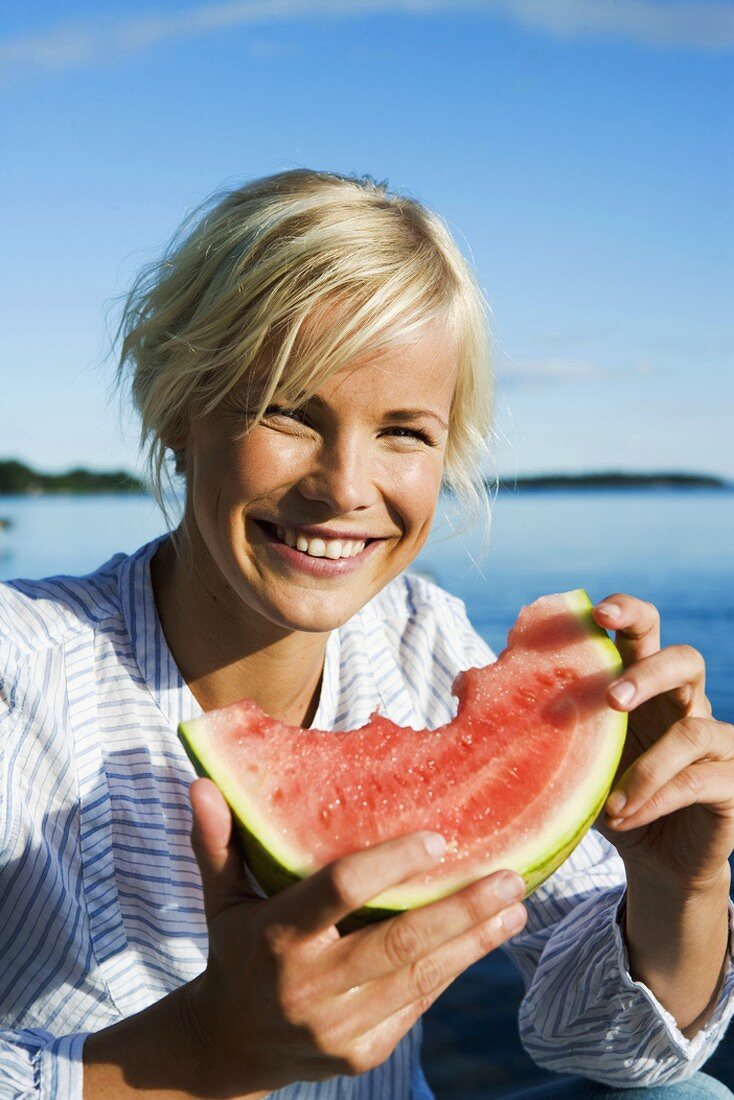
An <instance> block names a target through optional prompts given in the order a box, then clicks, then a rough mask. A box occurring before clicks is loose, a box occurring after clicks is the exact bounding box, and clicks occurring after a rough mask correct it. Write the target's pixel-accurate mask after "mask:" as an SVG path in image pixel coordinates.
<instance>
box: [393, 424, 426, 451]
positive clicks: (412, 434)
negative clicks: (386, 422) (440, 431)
mask: <svg viewBox="0 0 734 1100" xmlns="http://www.w3.org/2000/svg"><path fill="white" fill-rule="evenodd" d="M387 431H388V432H390V433H391V434H392V433H399V434H398V438H402V439H406V438H407V439H410V438H412V439H418V440H420V442H421V443H425V444H426V445H427V446H429V447H432V446H433V445H434V444H433V440H432V439H431V438H430V437H429V436H428V435H426V433H425V432H422V431H421V430H420V428H388V429H387Z"/></svg>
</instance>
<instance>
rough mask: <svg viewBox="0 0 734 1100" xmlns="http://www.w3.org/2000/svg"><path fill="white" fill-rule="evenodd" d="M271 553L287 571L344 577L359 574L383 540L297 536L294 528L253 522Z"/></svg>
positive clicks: (317, 575) (315, 575) (316, 575)
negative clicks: (359, 570) (288, 569)
mask: <svg viewBox="0 0 734 1100" xmlns="http://www.w3.org/2000/svg"><path fill="white" fill-rule="evenodd" d="M254 522H255V524H256V525H257V526H258V527H259V528H260V529H261V530H262V532H263V534H264V536H265V539H266V540H267V541H266V545H267V546H268V547H269V549H270V552H271V553H272V554H273V555H274V556H275V557H276V560H277V561H279V562H280V563H283V564H285V565H286V566H287V567H288V568H292V569H295V570H301V571H302V572H304V573H306V574H309V575H310V576H313V577H343V576H346V575H348V574H351V573H354V572H356V571H357V570H358V569H360V568H361V567H362V566H363V565H365V564H366V563H367V562H368V561H370V560H371V558H372V556H373V555H374V554H375V553H377V552H379V548H380V545H381V544H382V543H383V542H384V541H385V540H384V539H369V540H367V539H354V538H350V539H347V538H327V537H326V535H324V537H319V536H318V535H312V536H310V537H307V536H306V535H303V534H296V529H294V528H292V527H288V528H285V527H281V526H279V525H274V524H271V523H265V522H263V521H257V520H255V521H254Z"/></svg>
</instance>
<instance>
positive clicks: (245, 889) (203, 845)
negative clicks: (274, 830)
mask: <svg viewBox="0 0 734 1100" xmlns="http://www.w3.org/2000/svg"><path fill="white" fill-rule="evenodd" d="M189 797H190V799H191V808H192V809H193V811H194V822H193V825H192V828H191V847H192V848H193V849H194V855H195V856H196V861H197V863H198V864H199V870H200V871H201V881H202V886H203V887H204V909H205V911H206V919H207V924H211V921H212V920H213V919H214V917H216V916H218V914H219V913H221V912H223V911H224V910H225V909H227V908H229V907H230V906H231V905H236V904H241V903H242V902H243V901H245V900H248V899H250V898H255V897H256V895H255V894H253V892H252V890H251V889H250V888H249V886H248V883H247V879H246V877H245V872H244V868H243V866H242V856H241V855H240V851H239V849H238V847H237V844H236V841H235V837H234V827H233V826H234V822H233V820H232V813H231V811H230V808H229V806H228V805H227V803H226V801H225V799H224V796H223V794H222V793H221V791H220V790H219V788H218V787H217V786H216V785H215V784H214V783H212V781H211V779H195V780H194V781H193V783H192V784H191V786H190V788H189Z"/></svg>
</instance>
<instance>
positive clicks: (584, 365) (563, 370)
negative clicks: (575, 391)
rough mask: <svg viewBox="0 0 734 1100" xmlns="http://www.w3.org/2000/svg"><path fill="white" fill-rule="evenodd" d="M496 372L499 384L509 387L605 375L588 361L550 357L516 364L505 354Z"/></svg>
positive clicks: (500, 357) (570, 380)
mask: <svg viewBox="0 0 734 1100" xmlns="http://www.w3.org/2000/svg"><path fill="white" fill-rule="evenodd" d="M496 370H497V376H498V378H499V380H500V382H501V383H503V384H504V385H510V386H527V385H534V384H536V383H543V382H551V381H561V382H578V381H580V380H586V379H590V378H599V377H601V376H602V375H603V374H604V373H605V372H604V371H603V370H602V368H601V367H600V366H599V365H598V364H596V363H592V362H589V361H588V360H583V359H566V358H560V357H550V358H547V359H526V360H523V361H521V362H518V361H516V360H515V359H513V358H512V357H511V356H509V355H507V354H506V353H504V354H503V353H501V354H500V355H499V357H498V359H497V362H496Z"/></svg>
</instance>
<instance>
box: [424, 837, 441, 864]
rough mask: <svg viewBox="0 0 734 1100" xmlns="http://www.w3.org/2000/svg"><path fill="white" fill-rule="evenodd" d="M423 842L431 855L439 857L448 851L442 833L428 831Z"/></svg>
mask: <svg viewBox="0 0 734 1100" xmlns="http://www.w3.org/2000/svg"><path fill="white" fill-rule="evenodd" d="M423 844H424V846H425V849H426V851H427V852H428V854H429V856H433V858H434V859H438V858H439V856H442V855H443V854H444V852H445V851H446V841H445V839H444V838H443V837H442V836H441V834H440V833H426V835H425V836H424V837H423Z"/></svg>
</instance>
